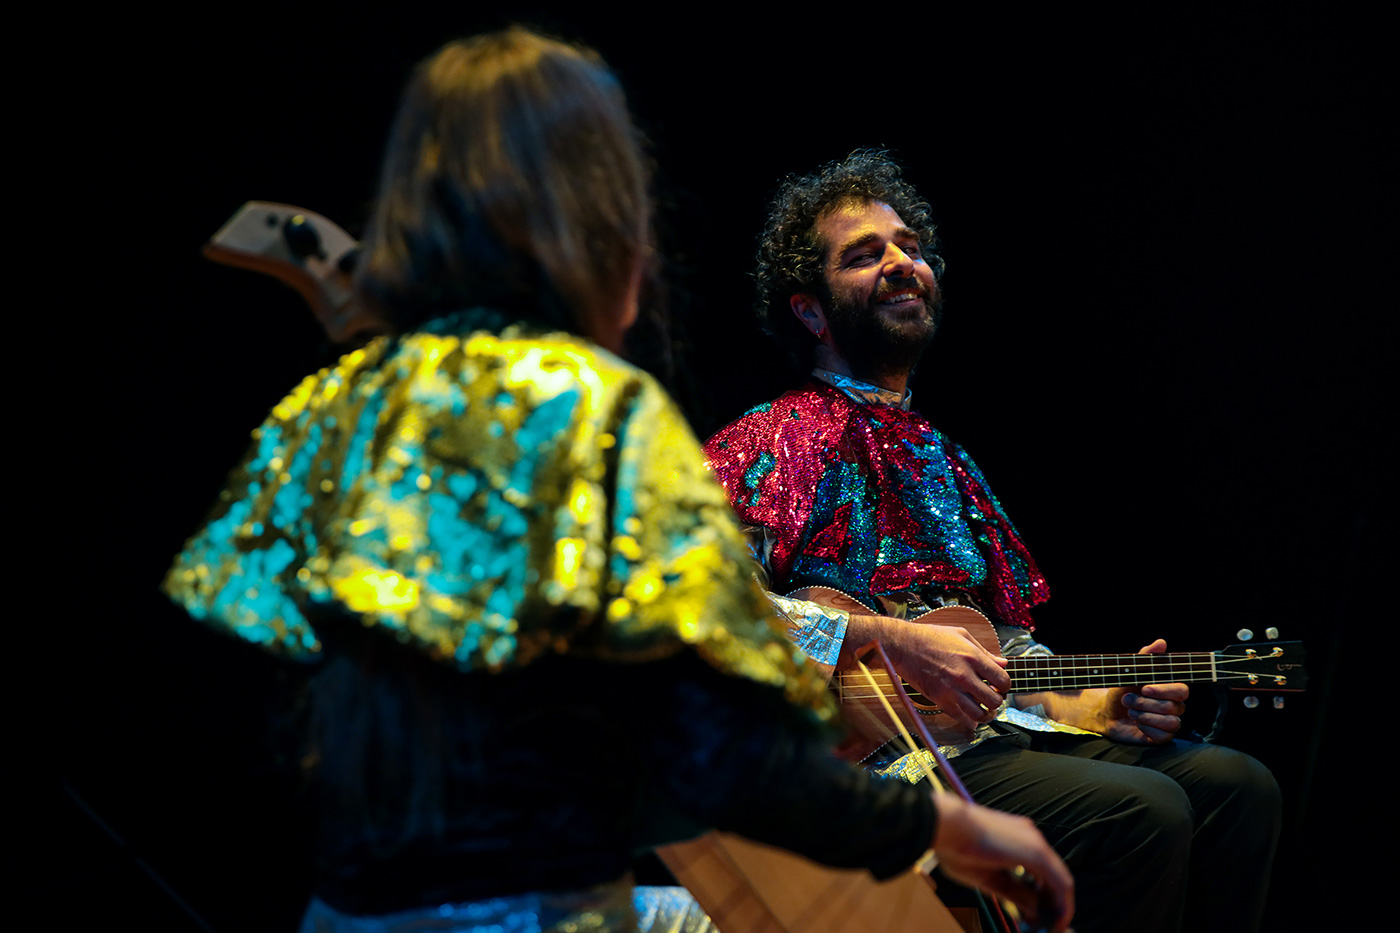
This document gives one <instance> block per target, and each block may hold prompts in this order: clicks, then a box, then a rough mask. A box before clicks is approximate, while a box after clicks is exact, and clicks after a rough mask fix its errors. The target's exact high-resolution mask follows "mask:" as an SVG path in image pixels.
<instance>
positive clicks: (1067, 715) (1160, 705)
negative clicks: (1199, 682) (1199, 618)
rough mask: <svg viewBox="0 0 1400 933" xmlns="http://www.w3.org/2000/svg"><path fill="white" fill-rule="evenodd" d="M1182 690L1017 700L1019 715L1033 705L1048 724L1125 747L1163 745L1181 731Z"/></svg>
mask: <svg viewBox="0 0 1400 933" xmlns="http://www.w3.org/2000/svg"><path fill="white" fill-rule="evenodd" d="M1166 651H1167V643H1166V642H1165V641H1163V640H1162V639H1160V638H1159V639H1157V640H1156V641H1154V642H1153V643H1152V644H1150V645H1148V646H1146V647H1145V648H1143V649H1142V650H1141V651H1139V652H1138V654H1165V653H1166ZM1190 692H1191V691H1190V688H1189V687H1187V686H1186V684H1147V685H1145V686H1144V687H1142V688H1141V689H1139V690H1129V689H1128V688H1126V687H1103V688H1100V689H1096V690H1079V691H1062V692H1055V693H1028V694H1021V695H1019V696H1017V697H1016V698H1015V699H1016V705H1017V706H1019V707H1021V708H1022V709H1024V708H1026V707H1029V706H1033V705H1035V704H1037V703H1039V704H1041V705H1043V706H1044V707H1045V713H1046V715H1048V716H1049V717H1050V718H1051V719H1054V720H1057V721H1059V722H1062V723H1065V724H1066V725H1070V726H1076V727H1078V728H1080V729H1087V730H1088V731H1090V732H1097V733H1099V734H1100V735H1102V736H1104V737H1105V738H1109V739H1112V740H1113V741H1115V742H1125V743H1127V744H1130V745H1165V744H1167V743H1168V742H1170V741H1171V740H1172V739H1174V738H1176V733H1177V732H1178V731H1179V730H1180V729H1181V714H1182V713H1184V712H1185V711H1186V697H1187V695H1188V694H1189V693H1190Z"/></svg>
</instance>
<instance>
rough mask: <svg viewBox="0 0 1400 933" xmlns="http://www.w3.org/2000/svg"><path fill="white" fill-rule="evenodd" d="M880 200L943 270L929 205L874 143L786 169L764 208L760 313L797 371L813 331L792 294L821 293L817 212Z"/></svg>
mask: <svg viewBox="0 0 1400 933" xmlns="http://www.w3.org/2000/svg"><path fill="white" fill-rule="evenodd" d="M869 201H881V202H883V203H885V204H888V205H889V206H890V207H891V208H893V209H894V212H895V213H896V214H898V215H899V218H900V219H901V220H903V221H904V223H905V224H907V225H908V226H909V228H910V229H911V230H913V231H914V232H915V233H917V234H918V235H919V245H920V246H921V247H922V249H923V252H924V255H925V256H926V257H927V259H928V263H929V265H930V266H932V267H933V269H934V274H935V275H937V276H938V277H939V278H941V277H942V266H943V261H942V259H941V257H939V256H938V255H937V250H938V246H939V243H938V236H937V233H936V228H935V227H934V224H933V211H932V209H931V208H930V207H929V205H928V202H927V201H925V200H924V199H923V198H921V197H919V193H918V192H917V191H915V190H914V186H913V185H911V184H909V182H907V181H905V180H904V178H903V176H902V171H901V169H900V167H899V165H898V164H897V163H896V162H895V161H894V159H892V158H890V156H889V154H888V153H886V152H884V151H883V150H879V149H857V150H856V151H855V152H852V153H851V154H850V155H848V156H847V157H846V158H844V159H840V160H838V161H835V162H828V163H827V164H826V165H823V166H822V167H821V168H819V169H817V171H816V172H814V173H812V174H810V175H800V176H799V175H789V176H788V177H787V178H786V179H784V180H783V183H782V186H781V187H780V188H779V189H778V193H777V195H776V196H774V198H773V201H772V203H771V205H770V206H769V209H768V223H767V224H766V225H765V227H764V229H763V236H762V238H761V239H760V240H759V244H758V268H757V270H756V271H755V273H754V276H755V278H756V279H757V280H758V306H757V309H756V310H757V312H758V319H759V324H760V325H761V326H762V328H763V330H764V331H765V332H766V333H768V334H770V335H772V336H773V338H774V339H775V340H777V341H778V343H780V344H781V345H782V346H783V347H785V348H786V349H787V350H788V351H789V353H790V354H791V355H792V357H793V362H795V363H796V364H797V366H798V367H799V368H800V370H801V371H802V372H804V373H805V372H807V371H808V370H810V369H811V368H812V354H813V351H814V350H815V348H816V345H817V341H816V338H815V337H813V336H812V333H811V331H809V330H807V328H805V327H803V326H802V322H801V321H799V320H798V319H797V316H796V315H795V314H793V313H792V307H791V304H790V299H791V298H792V296H793V295H800V294H804V293H807V294H814V295H819V296H822V297H826V296H827V290H826V278H825V275H824V273H823V270H822V264H823V260H824V258H825V256H824V253H825V251H826V244H825V243H821V242H818V240H817V231H816V225H817V218H818V217H820V216H821V215H822V214H823V213H825V212H826V211H828V210H831V209H832V208H836V207H840V206H842V205H844V204H848V203H851V202H856V203H865V202H869Z"/></svg>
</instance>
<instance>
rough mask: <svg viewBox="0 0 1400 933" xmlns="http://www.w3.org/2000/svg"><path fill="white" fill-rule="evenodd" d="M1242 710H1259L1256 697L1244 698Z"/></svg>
mask: <svg viewBox="0 0 1400 933" xmlns="http://www.w3.org/2000/svg"><path fill="white" fill-rule="evenodd" d="M1244 708H1245V709H1258V708H1259V698H1258V697H1257V696H1247V697H1245V698H1244Z"/></svg>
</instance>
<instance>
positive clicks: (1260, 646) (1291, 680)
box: [1215, 629, 1308, 708]
mask: <svg viewBox="0 0 1400 933" xmlns="http://www.w3.org/2000/svg"><path fill="white" fill-rule="evenodd" d="M1269 635H1270V639H1271V640H1269V641H1263V642H1259V643H1256V644H1252V645H1251V644H1238V645H1230V646H1229V647H1227V648H1225V649H1224V650H1223V651H1217V652H1215V664H1216V670H1217V675H1218V676H1217V679H1216V683H1218V684H1219V685H1220V686H1222V687H1224V688H1226V689H1227V690H1237V691H1244V692H1246V693H1250V694H1254V693H1263V692H1274V693H1301V692H1302V691H1303V690H1305V689H1307V686H1308V672H1307V668H1306V667H1304V660H1305V653H1304V650H1303V643H1302V642H1301V641H1274V640H1272V639H1273V638H1275V637H1277V631H1276V630H1275V629H1270V630H1269ZM1239 637H1240V638H1246V639H1248V638H1252V637H1253V633H1252V632H1250V631H1249V630H1248V629H1241V630H1240V632H1239ZM1250 700H1253V701H1254V702H1252V703H1251V702H1250ZM1258 705H1259V701H1258V698H1257V697H1253V696H1250V697H1246V698H1245V706H1248V707H1251V708H1252V707H1255V706H1258ZM1274 706H1275V707H1281V706H1283V697H1281V696H1279V697H1275V698H1274Z"/></svg>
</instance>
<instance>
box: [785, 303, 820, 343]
mask: <svg viewBox="0 0 1400 933" xmlns="http://www.w3.org/2000/svg"><path fill="white" fill-rule="evenodd" d="M788 305H789V307H791V308H792V313H793V314H795V315H797V319H798V320H799V321H801V322H802V326H803V327H805V328H807V329H808V330H809V331H811V332H812V336H814V337H816V338H817V339H818V340H820V339H822V338H823V337H824V336H826V312H825V311H823V310H822V303H821V302H820V301H818V300H817V297H816V296H815V295H793V296H792V297H791V298H789V299H788Z"/></svg>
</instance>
